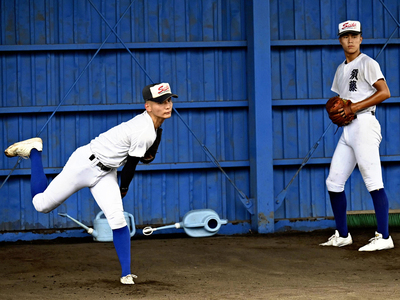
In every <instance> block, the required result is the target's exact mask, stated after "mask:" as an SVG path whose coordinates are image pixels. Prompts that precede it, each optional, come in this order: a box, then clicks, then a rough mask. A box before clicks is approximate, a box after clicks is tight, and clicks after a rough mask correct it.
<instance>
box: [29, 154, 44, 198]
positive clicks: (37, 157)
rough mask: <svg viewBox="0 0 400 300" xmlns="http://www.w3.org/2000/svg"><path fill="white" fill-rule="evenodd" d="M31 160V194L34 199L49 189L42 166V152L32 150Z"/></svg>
mask: <svg viewBox="0 0 400 300" xmlns="http://www.w3.org/2000/svg"><path fill="white" fill-rule="evenodd" d="M29 157H30V159H31V193H32V198H33V197H35V195H36V194H39V193H43V192H44V190H45V189H46V188H47V178H46V175H45V174H44V170H43V164H42V152H40V151H38V150H36V149H35V148H34V149H32V151H31V154H30V155H29Z"/></svg>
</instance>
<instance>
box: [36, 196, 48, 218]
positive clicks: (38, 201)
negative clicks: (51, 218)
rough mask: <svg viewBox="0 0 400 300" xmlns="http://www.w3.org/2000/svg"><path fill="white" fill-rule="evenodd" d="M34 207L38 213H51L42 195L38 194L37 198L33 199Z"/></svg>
mask: <svg viewBox="0 0 400 300" xmlns="http://www.w3.org/2000/svg"><path fill="white" fill-rule="evenodd" d="M32 203H33V206H34V207H35V209H36V210H37V211H38V212H41V213H44V214H47V213H49V212H50V211H51V209H50V208H49V207H47V206H46V205H44V201H43V197H42V194H36V196H35V197H33V199H32Z"/></svg>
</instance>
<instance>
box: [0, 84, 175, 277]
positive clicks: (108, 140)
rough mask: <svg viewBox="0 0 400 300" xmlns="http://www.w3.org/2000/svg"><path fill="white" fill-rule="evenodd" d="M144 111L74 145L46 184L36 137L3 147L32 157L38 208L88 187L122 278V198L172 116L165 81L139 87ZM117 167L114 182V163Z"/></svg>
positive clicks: (125, 256)
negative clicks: (107, 228) (106, 226)
mask: <svg viewBox="0 0 400 300" xmlns="http://www.w3.org/2000/svg"><path fill="white" fill-rule="evenodd" d="M142 93H143V99H144V100H145V105H144V106H145V109H146V110H145V111H144V112H143V113H141V114H139V115H137V116H135V117H134V118H133V119H131V120H129V121H127V122H124V123H121V124H119V125H117V126H115V127H113V128H111V129H109V130H108V131H106V132H104V133H102V134H100V135H99V136H98V137H96V138H95V139H93V140H92V141H91V142H90V143H89V144H87V145H85V146H82V147H80V148H78V149H77V150H75V152H74V153H72V155H71V156H70V158H69V159H68V161H67V163H66V165H65V166H64V168H63V170H62V171H61V173H60V174H58V175H57V176H56V177H55V178H54V180H52V181H51V182H50V184H49V185H48V186H47V178H46V175H45V173H44V170H43V165H42V157H41V152H42V148H43V144H42V140H41V139H40V138H39V137H36V138H32V139H29V140H25V141H22V142H18V143H15V144H13V145H11V146H10V147H8V148H7V149H6V150H5V154H6V155H7V156H8V157H14V156H20V157H25V158H28V157H29V158H30V159H31V191H32V198H33V205H34V207H35V208H36V210H37V211H39V212H43V213H48V212H50V211H52V210H54V209H55V208H57V207H58V206H59V205H60V204H62V203H63V202H64V201H65V200H66V199H67V198H68V197H70V196H71V195H72V194H74V193H75V192H77V191H78V190H80V189H82V188H84V187H88V188H89V189H90V191H91V193H92V195H93V197H94V199H95V200H96V202H97V204H98V205H99V207H100V209H101V210H102V211H103V212H104V215H105V216H106V218H107V220H108V223H109V225H110V227H111V229H112V231H113V242H114V246H115V249H116V251H117V255H118V259H119V261H120V264H121V269H122V274H121V278H120V281H121V283H123V284H134V281H133V279H134V278H136V277H137V276H136V275H133V274H131V244H130V232H129V228H128V226H127V223H126V220H125V216H124V213H123V212H124V209H123V204H122V198H123V197H124V196H125V195H126V194H127V192H128V187H129V184H130V182H131V181H132V179H133V176H134V173H135V170H136V166H137V164H138V163H139V161H141V162H143V163H150V162H151V161H153V160H154V158H155V155H156V152H157V149H158V146H159V143H160V140H161V133H162V129H161V127H160V126H161V124H162V123H163V122H164V120H165V119H168V118H170V117H171V113H172V97H174V98H177V97H178V96H177V95H175V94H172V92H171V89H170V86H169V84H168V83H157V84H151V85H148V86H146V87H144V88H143V91H142ZM120 166H123V169H122V171H121V184H120V186H119V185H118V178H117V169H118V168H119V167H120Z"/></svg>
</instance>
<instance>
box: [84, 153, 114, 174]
mask: <svg viewBox="0 0 400 300" xmlns="http://www.w3.org/2000/svg"><path fill="white" fill-rule="evenodd" d="M95 158H96V156H94V154H92V155H90V157H89V159H90V160H93V159H95ZM96 166H98V167H99V168H100V169H101V170H103V171H106V172H108V171H111V169H112V168H109V167H106V166H105V165H103V164H102V163H101V162H98V163H97V165H96Z"/></svg>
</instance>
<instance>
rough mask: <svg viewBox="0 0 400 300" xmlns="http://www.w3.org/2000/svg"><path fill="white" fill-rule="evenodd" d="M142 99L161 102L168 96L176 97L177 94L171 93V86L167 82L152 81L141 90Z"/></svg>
mask: <svg viewBox="0 0 400 300" xmlns="http://www.w3.org/2000/svg"><path fill="white" fill-rule="evenodd" d="M142 94H143V99H144V101H148V100H150V101H154V102H158V103H163V102H164V101H165V100H167V99H168V98H169V97H174V98H178V96H177V95H175V94H172V93H171V88H170V86H169V84H168V83H165V82H164V83H154V84H150V85H147V86H145V87H144V88H143V91H142Z"/></svg>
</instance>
